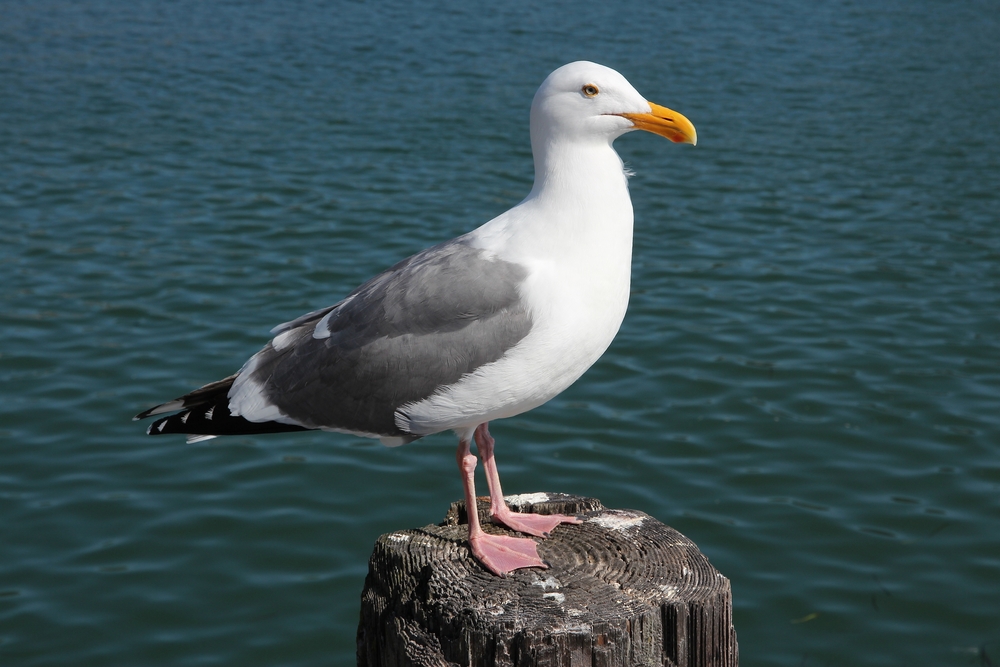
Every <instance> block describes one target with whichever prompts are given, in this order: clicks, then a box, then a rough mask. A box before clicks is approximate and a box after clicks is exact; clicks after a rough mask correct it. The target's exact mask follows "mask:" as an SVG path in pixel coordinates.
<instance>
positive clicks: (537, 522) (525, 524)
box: [492, 504, 581, 537]
mask: <svg viewBox="0 0 1000 667" xmlns="http://www.w3.org/2000/svg"><path fill="white" fill-rule="evenodd" d="M504 510H506V511H504ZM504 510H501V511H497V512H493V514H492V517H493V523H501V524H503V525H505V526H507V527H508V528H510V529H512V530H517V531H520V532H522V533H527V534H528V535H536V536H538V537H548V536H549V533H551V532H552V529H553V528H555V527H556V526H558V525H559V524H561V523H581V522H580V520H579V519H577V518H576V517H575V516H567V515H565V514H527V513H525V514H521V513H520V512H512V511H511V510H510V509H509V508H507V506H506V504H505V505H504Z"/></svg>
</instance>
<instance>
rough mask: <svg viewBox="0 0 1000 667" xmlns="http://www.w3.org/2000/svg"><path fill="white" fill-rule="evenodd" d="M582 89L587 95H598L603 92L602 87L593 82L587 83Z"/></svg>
mask: <svg viewBox="0 0 1000 667" xmlns="http://www.w3.org/2000/svg"><path fill="white" fill-rule="evenodd" d="M580 91H581V92H582V93H583V94H584V95H586V96H587V97H597V94H598V93H600V92H601V89H600V88H598V87H597V86H595V85H594V84H592V83H588V84H585V85H584V86H583V88H581V89H580Z"/></svg>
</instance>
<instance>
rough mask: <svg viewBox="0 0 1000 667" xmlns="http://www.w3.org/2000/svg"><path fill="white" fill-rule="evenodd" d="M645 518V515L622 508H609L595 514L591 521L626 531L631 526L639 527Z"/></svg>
mask: <svg viewBox="0 0 1000 667" xmlns="http://www.w3.org/2000/svg"><path fill="white" fill-rule="evenodd" d="M645 520H646V517H645V516H639V515H636V514H631V513H629V512H623V511H621V510H608V511H606V512H605V513H604V514H601V515H599V516H595V517H594V518H593V519H591V520H590V521H591V522H593V523H596V524H597V525H598V526H600V527H601V528H607V529H608V530H617V531H619V532H624V531H626V530H629V529H631V528H638V527H639V526H640V525H642V522H643V521H645Z"/></svg>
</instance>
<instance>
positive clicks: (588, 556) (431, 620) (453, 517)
mask: <svg viewBox="0 0 1000 667" xmlns="http://www.w3.org/2000/svg"><path fill="white" fill-rule="evenodd" d="M507 500H508V504H510V505H511V508H512V509H514V510H515V511H522V512H529V511H530V512H537V513H539V514H576V515H578V516H579V517H580V518H581V519H583V520H584V521H583V523H582V524H578V525H569V524H564V525H561V526H558V527H557V528H556V529H555V530H554V531H552V536H551V537H549V538H547V539H544V540H540V541H539V545H538V553H539V555H540V556H541V557H542V559H543V560H545V561H546V562H547V563H548V564H549V569H546V570H543V569H539V568H532V569H525V570H517V571H516V572H514V573H512V574H511V575H509V576H507V577H498V576H495V575H493V574H491V573H490V572H488V571H486V570H485V569H483V567H482V566H481V565H480V564H479V563H478V562H477V561H476V560H475V559H474V558H472V556H471V554H470V553H469V549H468V544H467V542H466V537H467V527H466V526H465V525H463V524H464V523H465V506H464V503H463V502H456V503H453V504H452V506H451V509H450V510H449V512H448V515H447V516H446V518H445V521H444V522H443V523H442V524H440V525H437V526H433V525H432V526H425V527H423V528H413V529H410V530H401V531H398V532H395V533H389V534H387V535H382V536H381V537H380V538H379V539H378V541H377V542H376V544H375V550H374V552H373V553H372V556H371V560H370V561H369V566H368V568H369V569H368V577H367V579H366V580H365V588H364V592H363V593H362V595H361V622H360V625H359V626H358V665H360V666H362V667H402V666H404V665H405V666H408V667H409V666H414V667H429V666H431V665H433V666H435V667H445V666H449V667H450V666H453V665H462V666H465V665H469V666H474V667H480V666H483V667H492V666H497V667H500V666H511V667H514V666H516V667H526V666H529V665H532V666H535V665H537V666H543V665H545V666H550V665H551V666H553V667H555V666H566V667H570V666H574V667H575V666H577V665H579V666H585V665H586V666H590V665H593V666H595V667H598V666H601V667H603V666H609V667H610V666H613V665H621V666H623V667H624V666H629V667H631V666H633V665H657V666H659V665H669V666H671V667H708V666H712V667H736V665H737V663H738V649H737V645H736V632H735V630H734V628H733V623H732V593H731V590H730V587H729V580H728V579H726V578H725V577H723V576H722V575H721V574H720V573H719V572H718V571H716V569H715V568H713V567H712V565H711V564H710V563H709V562H708V559H707V558H706V557H705V556H704V555H703V554H702V553H701V552H700V551H699V550H698V547H697V546H695V544H694V542H692V541H691V540H689V539H687V538H686V537H684V536H683V535H681V534H680V533H678V532H677V531H676V530H674V529H673V528H670V527H669V526H666V525H664V524H662V523H660V522H659V521H657V520H656V519H654V518H652V517H650V516H649V515H647V514H644V513H642V512H638V511H635V510H609V509H605V508H604V507H603V506H602V505H601V503H600V501H599V500H597V499H594V498H582V497H579V496H566V495H562V494H528V495H524V496H510V497H508V498H507ZM478 505H479V512H480V518H481V520H482V522H483V525H484V526H485V527H486V529H487V530H488V531H490V532H497V533H504V532H506V533H508V534H511V533H510V531H506V530H505V529H503V528H500V527H497V526H493V525H492V524H490V523H489V517H488V513H489V504H488V502H487V501H485V500H484V499H479V502H478Z"/></svg>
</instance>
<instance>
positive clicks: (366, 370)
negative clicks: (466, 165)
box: [230, 238, 531, 437]
mask: <svg viewBox="0 0 1000 667" xmlns="http://www.w3.org/2000/svg"><path fill="white" fill-rule="evenodd" d="M526 275H527V271H526V270H525V268H524V267H523V266H521V265H519V264H515V263H511V262H506V261H503V260H500V259H497V258H495V257H490V256H487V255H486V254H485V253H484V252H483V251H481V250H478V249H476V248H473V247H471V246H469V245H468V244H467V243H466V242H465V240H464V239H463V238H459V239H456V240H454V241H449V242H447V243H443V244H441V245H438V246H434V247H432V248H429V249H427V250H425V251H423V252H421V253H419V254H417V255H414V256H413V257H410V258H408V259H406V260H404V261H402V262H400V263H399V264H397V265H395V266H393V267H392V268H390V269H389V270H387V271H385V272H384V273H382V274H380V275H378V276H376V277H375V278H372V279H371V280H369V281H368V282H367V283H365V284H364V285H362V286H361V287H359V288H358V289H356V290H355V291H354V292H352V293H351V294H350V295H349V296H348V297H347V298H345V299H344V300H343V301H341V302H340V303H338V304H336V305H334V306H331V307H329V308H325V309H322V310H317V311H314V312H313V313H309V314H308V315H304V316H302V317H300V318H298V319H296V320H293V321H291V322H289V323H288V324H285V325H281V326H280V327H278V328H276V331H278V332H280V333H279V335H278V336H276V337H275V338H274V340H272V341H271V342H270V343H269V344H268V345H267V346H266V347H265V348H264V349H263V350H261V352H260V353H258V354H257V355H256V356H255V357H254V358H253V359H252V360H251V361H250V362H248V364H247V366H245V367H244V369H243V371H242V372H241V377H239V378H237V380H236V384H237V386H234V388H233V392H231V393H230V396H231V397H234V396H236V395H237V393H238V392H240V391H242V392H243V393H244V395H246V394H247V393H248V390H250V392H251V393H254V394H255V396H256V398H257V400H258V401H260V400H261V399H262V401H263V408H262V414H267V410H268V409H270V410H272V411H273V408H277V409H278V410H280V412H281V414H282V415H283V416H284V417H285V418H287V419H290V420H292V421H294V423H297V424H300V425H302V426H305V427H307V428H322V427H326V428H335V429H339V430H347V431H354V432H361V433H369V434H375V435H389V436H404V437H406V436H407V435H409V434H407V433H405V432H403V431H401V430H400V429H399V428H398V427H397V426H396V421H395V411H396V409H397V408H399V407H400V406H402V405H404V404H406V403H410V402H412V401H419V400H421V399H424V398H426V397H428V396H430V395H431V394H432V393H434V391H435V390H436V389H438V388H439V387H441V386H445V385H449V384H452V383H454V382H456V381H458V380H459V379H460V378H461V377H462V376H464V375H465V374H467V373H471V372H472V371H474V370H476V369H477V368H479V367H480V366H482V365H483V364H487V363H490V362H493V361H496V360H497V359H499V358H500V357H502V356H503V354H504V353H505V352H506V351H507V350H509V349H510V348H512V347H513V346H514V345H516V344H517V343H518V342H519V341H520V340H521V339H522V338H524V337H525V336H526V335H527V334H528V332H529V331H530V329H531V317H530V315H529V313H528V311H527V308H526V305H525V304H524V303H523V302H522V300H521V298H520V294H519V289H518V288H519V286H520V285H521V283H522V282H523V281H524V279H525V277H526ZM240 385H243V389H242V390H241V389H240ZM234 407H236V408H239V406H234ZM244 416H246V417H247V418H248V419H251V420H253V415H247V414H245V415H244Z"/></svg>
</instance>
